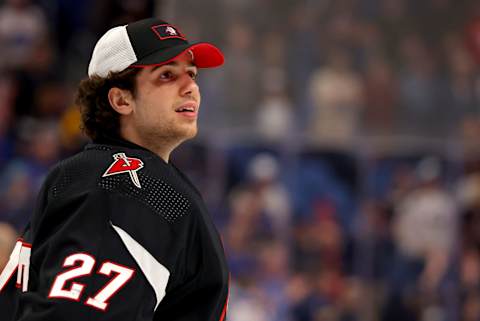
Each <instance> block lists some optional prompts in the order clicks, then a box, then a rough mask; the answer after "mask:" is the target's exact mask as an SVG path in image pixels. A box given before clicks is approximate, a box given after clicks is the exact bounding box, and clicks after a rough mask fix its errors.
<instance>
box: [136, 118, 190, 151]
mask: <svg viewBox="0 0 480 321" xmlns="http://www.w3.org/2000/svg"><path fill="white" fill-rule="evenodd" d="M159 126H161V128H159V127H155V128H151V127H147V126H139V127H138V133H139V136H140V137H141V140H142V141H143V143H144V145H145V146H144V147H146V148H147V149H149V150H151V151H162V150H165V149H170V150H171V151H173V149H175V148H176V147H178V146H179V145H180V144H182V143H183V142H185V141H187V140H189V139H192V138H194V137H195V136H196V135H197V132H198V127H197V126H198V125H197V124H195V127H194V128H193V126H192V128H182V127H181V126H175V125H172V124H161V125H159Z"/></svg>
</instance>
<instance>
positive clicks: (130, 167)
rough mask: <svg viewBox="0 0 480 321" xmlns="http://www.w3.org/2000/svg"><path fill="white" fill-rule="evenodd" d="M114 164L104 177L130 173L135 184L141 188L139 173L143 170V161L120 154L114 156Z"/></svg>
mask: <svg viewBox="0 0 480 321" xmlns="http://www.w3.org/2000/svg"><path fill="white" fill-rule="evenodd" d="M113 159H114V161H113V163H112V164H111V165H110V167H109V168H108V169H107V170H106V171H105V173H103V175H102V177H107V176H111V175H117V174H124V173H128V174H129V175H130V178H131V179H132V182H133V184H134V185H135V186H136V187H138V188H141V187H142V186H141V185H140V180H139V179H138V175H137V171H139V170H141V169H142V168H143V161H142V160H141V159H139V158H134V157H127V156H126V155H125V153H118V154H115V155H113Z"/></svg>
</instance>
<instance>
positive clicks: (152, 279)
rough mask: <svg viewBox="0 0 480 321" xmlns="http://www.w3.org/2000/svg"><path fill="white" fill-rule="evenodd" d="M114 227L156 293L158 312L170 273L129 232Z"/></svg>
mask: <svg viewBox="0 0 480 321" xmlns="http://www.w3.org/2000/svg"><path fill="white" fill-rule="evenodd" d="M111 224H112V223H111ZM112 226H113V228H114V229H115V231H116V232H117V233H118V235H119V236H120V238H121V239H122V241H123V244H125V246H126V247H127V250H128V252H130V254H131V255H132V256H133V258H134V259H135V261H136V262H137V264H138V265H139V266H140V269H142V272H143V274H144V275H145V277H146V278H147V280H148V282H149V283H150V285H151V286H152V288H153V290H154V291H155V295H156V297H157V304H156V305H155V309H154V310H156V309H157V307H158V305H159V304H160V302H161V301H162V299H163V297H164V296H165V289H166V288H167V283H168V279H169V278H170V272H169V271H168V269H167V268H166V267H165V266H163V265H162V264H161V263H160V262H158V261H157V260H156V259H155V258H154V257H153V256H152V255H151V254H150V253H149V252H148V251H147V250H146V249H145V248H144V247H143V246H142V245H141V244H140V243H138V242H137V241H135V239H134V238H132V237H131V236H130V235H129V234H128V233H127V232H125V231H124V230H123V229H121V228H120V227H118V226H116V225H113V224H112Z"/></svg>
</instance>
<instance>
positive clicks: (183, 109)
mask: <svg viewBox="0 0 480 321" xmlns="http://www.w3.org/2000/svg"><path fill="white" fill-rule="evenodd" d="M175 112H176V113H179V114H181V115H182V116H186V117H188V118H195V117H197V113H198V105H197V104H196V103H195V102H188V103H185V104H183V105H181V106H179V107H178V108H176V109H175Z"/></svg>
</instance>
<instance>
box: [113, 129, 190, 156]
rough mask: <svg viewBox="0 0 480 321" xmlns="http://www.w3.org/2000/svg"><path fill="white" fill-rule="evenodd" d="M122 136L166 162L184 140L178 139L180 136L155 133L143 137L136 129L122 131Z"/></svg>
mask: <svg viewBox="0 0 480 321" xmlns="http://www.w3.org/2000/svg"><path fill="white" fill-rule="evenodd" d="M121 136H122V137H123V138H124V139H126V140H128V141H130V142H132V143H134V144H136V145H138V146H141V147H143V148H146V149H148V150H150V151H151V152H153V153H155V154H156V155H157V156H158V157H160V158H161V159H163V160H164V161H165V162H166V163H168V162H169V160H170V154H171V153H172V152H173V150H174V149H175V148H177V147H178V146H179V145H180V144H181V143H182V141H179V140H178V137H167V136H162V137H158V136H154V135H143V136H144V137H143V136H141V135H138V133H137V132H135V131H133V132H129V131H128V130H124V131H122V132H121Z"/></svg>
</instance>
